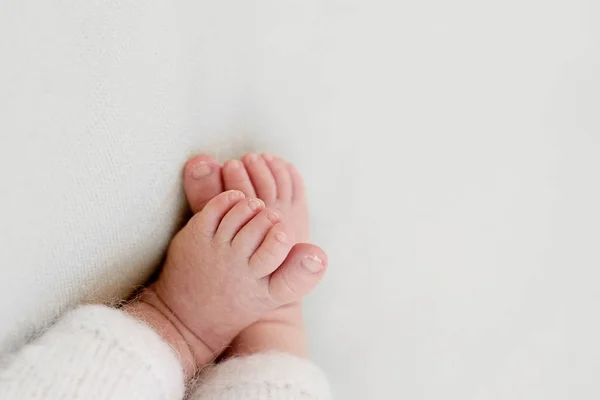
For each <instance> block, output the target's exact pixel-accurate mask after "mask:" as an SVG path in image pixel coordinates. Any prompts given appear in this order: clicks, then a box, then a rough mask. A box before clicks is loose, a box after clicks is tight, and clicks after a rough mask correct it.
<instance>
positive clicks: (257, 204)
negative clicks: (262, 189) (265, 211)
mask: <svg viewBox="0 0 600 400" xmlns="http://www.w3.org/2000/svg"><path fill="white" fill-rule="evenodd" d="M264 206H265V203H263V201H262V200H260V199H250V200H249V201H248V207H250V209H251V210H252V211H257V210H260V209H261V208H263V207H264Z"/></svg>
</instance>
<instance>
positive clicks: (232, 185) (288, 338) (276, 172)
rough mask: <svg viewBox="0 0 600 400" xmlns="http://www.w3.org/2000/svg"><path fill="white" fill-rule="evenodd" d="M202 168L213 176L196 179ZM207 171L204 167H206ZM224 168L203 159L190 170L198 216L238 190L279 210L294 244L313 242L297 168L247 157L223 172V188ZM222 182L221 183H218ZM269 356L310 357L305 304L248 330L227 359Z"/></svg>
mask: <svg viewBox="0 0 600 400" xmlns="http://www.w3.org/2000/svg"><path fill="white" fill-rule="evenodd" d="M199 163H209V164H210V165H211V169H210V171H211V173H212V174H213V175H214V176H208V175H203V176H202V178H201V179H194V174H193V171H194V169H195V168H196V166H197V165H198V164H199ZM203 169H204V166H203ZM219 172H220V171H219V167H218V164H217V163H216V161H215V160H214V159H211V158H207V156H198V157H196V158H194V159H192V160H190V162H188V164H187V165H186V172H185V176H187V177H188V178H187V179H185V180H184V186H185V191H186V194H187V197H188V202H189V203H190V206H191V208H192V210H193V211H197V210H199V209H201V208H202V205H203V204H205V203H206V201H207V199H209V198H210V197H209V196H213V193H215V191H219V190H221V188H222V185H223V184H224V186H225V188H226V189H230V190H231V189H235V190H240V191H242V192H244V193H245V194H246V195H248V196H252V197H254V196H256V197H259V198H261V199H262V200H264V202H265V203H266V205H267V206H269V207H274V208H276V209H278V210H279V211H280V212H281V213H282V215H283V216H284V218H285V220H286V226H288V227H289V228H290V229H292V231H293V233H294V236H295V239H296V240H297V241H300V242H308V241H309V225H308V204H307V200H306V195H305V189H304V184H303V182H302V178H301V177H300V175H299V173H298V172H297V171H296V169H295V168H294V166H293V165H291V164H290V163H288V162H286V161H284V160H282V159H281V158H278V157H274V156H271V155H267V154H265V155H263V156H259V155H256V154H247V155H245V156H244V157H242V161H240V160H230V161H228V162H226V163H225V165H224V166H223V169H222V173H221V174H222V177H223V184H222V183H221V180H220V179H217V178H216V176H217V175H219ZM217 182H218V183H217ZM264 350H279V351H282V352H286V353H290V354H294V355H296V356H299V357H306V356H307V346H306V334H305V329H304V322H303V317H302V305H301V302H300V301H296V302H292V303H290V304H287V305H284V306H282V307H279V308H277V309H276V310H273V311H271V312H270V313H268V314H266V315H264V316H263V317H262V318H261V319H260V320H259V321H257V322H256V323H254V324H253V325H252V326H250V327H248V328H246V329H245V330H244V331H243V332H242V333H240V334H239V335H238V336H237V337H236V338H235V340H234V341H233V342H232V344H231V347H230V350H229V351H228V354H230V355H238V354H252V353H257V352H260V351H264Z"/></svg>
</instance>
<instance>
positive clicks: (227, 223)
mask: <svg viewBox="0 0 600 400" xmlns="http://www.w3.org/2000/svg"><path fill="white" fill-rule="evenodd" d="M263 208H265V203H264V202H263V201H262V200H261V199H257V198H255V197H249V198H246V199H244V200H243V201H240V202H238V203H237V204H236V205H235V206H233V208H232V209H231V210H230V211H229V212H228V213H227V215H225V216H224V217H223V219H222V220H221V223H220V224H219V228H218V229H217V233H216V234H215V239H216V240H217V241H219V242H230V241H231V240H232V239H233V238H234V237H235V235H236V234H237V233H238V232H239V230H240V229H242V228H243V227H244V226H245V225H246V224H247V223H248V222H249V221H250V220H251V219H252V218H253V217H254V216H255V215H256V214H258V213H259V212H260V211H261V210H262V209H263Z"/></svg>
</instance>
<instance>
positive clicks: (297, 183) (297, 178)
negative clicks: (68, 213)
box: [287, 163, 306, 202]
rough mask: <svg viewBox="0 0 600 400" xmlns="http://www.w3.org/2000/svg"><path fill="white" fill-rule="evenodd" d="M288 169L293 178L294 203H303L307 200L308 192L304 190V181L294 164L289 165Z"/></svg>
mask: <svg viewBox="0 0 600 400" xmlns="http://www.w3.org/2000/svg"><path fill="white" fill-rule="evenodd" d="M287 169H288V171H289V173H290V176H291V178H292V191H293V201H294V202H296V201H301V200H304V199H305V198H306V190H305V188H304V180H303V179H302V176H301V175H300V173H299V172H298V170H297V169H296V167H294V165H293V164H292V163H288V164H287Z"/></svg>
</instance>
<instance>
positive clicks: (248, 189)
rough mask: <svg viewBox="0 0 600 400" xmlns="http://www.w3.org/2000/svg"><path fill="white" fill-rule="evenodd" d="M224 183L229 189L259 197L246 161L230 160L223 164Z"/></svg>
mask: <svg viewBox="0 0 600 400" xmlns="http://www.w3.org/2000/svg"><path fill="white" fill-rule="evenodd" d="M223 184H224V185H225V189H227V190H239V191H242V192H244V193H245V194H246V196H248V197H257V196H256V191H255V190H254V186H253V185H252V181H251V180H250V177H249V176H248V172H247V171H246V167H245V166H244V163H242V162H241V161H240V160H229V161H227V162H226V163H225V164H224V165H223Z"/></svg>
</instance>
